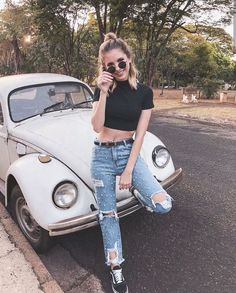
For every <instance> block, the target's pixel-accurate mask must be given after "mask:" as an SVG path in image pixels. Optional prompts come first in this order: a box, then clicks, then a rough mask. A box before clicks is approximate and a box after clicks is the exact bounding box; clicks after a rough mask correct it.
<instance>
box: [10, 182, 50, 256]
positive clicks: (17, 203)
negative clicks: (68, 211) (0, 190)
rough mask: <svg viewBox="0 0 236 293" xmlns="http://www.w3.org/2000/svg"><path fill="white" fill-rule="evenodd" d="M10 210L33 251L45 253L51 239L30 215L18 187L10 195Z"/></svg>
mask: <svg viewBox="0 0 236 293" xmlns="http://www.w3.org/2000/svg"><path fill="white" fill-rule="evenodd" d="M10 210H11V214H12V217H13V219H14V221H15V222H16V223H17V224H18V225H19V227H20V229H21V231H22V232H23V233H24V235H25V236H26V238H27V239H28V240H29V242H30V244H31V245H32V247H33V248H34V250H35V251H37V252H39V253H43V252H46V251H47V250H48V249H49V248H50V247H51V245H52V239H51V237H50V236H49V233H48V231H47V230H45V229H43V228H42V227H40V226H39V224H38V223H37V222H36V221H35V219H34V218H33V216H32V215H31V213H30V210H29V207H28V205H27V202H26V200H25V198H24V196H23V194H22V192H21V189H20V187H19V186H18V185H16V186H14V188H13V189H12V192H11V195H10Z"/></svg>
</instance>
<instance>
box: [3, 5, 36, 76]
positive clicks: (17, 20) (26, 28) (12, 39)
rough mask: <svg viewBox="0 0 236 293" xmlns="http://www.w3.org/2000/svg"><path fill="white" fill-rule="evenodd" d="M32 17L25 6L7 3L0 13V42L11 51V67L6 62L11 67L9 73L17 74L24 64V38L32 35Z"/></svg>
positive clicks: (25, 44) (9, 63)
mask: <svg viewBox="0 0 236 293" xmlns="http://www.w3.org/2000/svg"><path fill="white" fill-rule="evenodd" d="M32 31H33V23H32V17H31V14H30V12H29V10H28V9H27V7H26V6H25V5H14V4H12V2H11V1H7V4H6V9H5V10H3V11H1V12H0V40H4V42H5V44H6V43H7V42H8V43H9V46H8V47H10V48H12V50H13V54H12V57H13V60H12V61H13V65H11V62H9V61H8V62H7V63H8V65H9V66H10V67H11V68H9V71H10V72H12V71H13V72H15V73H18V72H20V71H21V69H22V66H23V65H24V62H25V52H24V51H25V49H26V47H27V42H26V41H25V38H26V37H27V36H28V35H30V34H32Z"/></svg>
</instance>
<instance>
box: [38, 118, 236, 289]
mask: <svg viewBox="0 0 236 293" xmlns="http://www.w3.org/2000/svg"><path fill="white" fill-rule="evenodd" d="M150 130H151V131H152V132H153V133H155V134H157V135H158V136H159V137H160V138H161V139H162V140H163V142H164V143H166V145H167V146H168V148H169V150H170V151H171V153H172V156H173V159H174V162H175V165H176V167H180V166H181V167H183V169H184V173H185V176H184V179H183V181H182V182H181V183H180V184H179V185H178V186H176V187H175V188H174V189H172V192H171V195H172V196H173V197H174V198H175V202H174V208H173V210H172V212H170V213H169V214H166V215H154V214H151V213H148V212H146V211H145V210H141V211H139V212H137V213H136V214H133V215H131V216H129V217H128V218H125V219H121V228H122V234H123V243H124V252H125V257H126V265H125V276H126V279H127V281H128V284H129V288H130V292H131V293H132V292H135V293H143V292H148V293H185V292H186V293H211V292H212V293H234V292H236V277H235V273H236V129H235V128H234V129H233V128H232V129H230V128H229V127H220V126H214V125H208V124H201V123H198V122H191V121H185V120H180V119H173V118H165V117H157V116H155V115H154V116H153V118H152V123H151V126H150ZM57 240H58V243H59V244H58V245H57V246H55V247H54V248H53V249H52V250H51V251H50V253H48V254H47V255H44V256H42V257H41V259H42V260H43V262H44V263H45V265H46V266H47V267H48V269H49V270H50V272H51V274H53V275H54V277H55V278H56V279H57V281H58V283H59V284H60V285H61V286H62V288H63V289H64V291H65V292H70V293H75V292H82V291H81V290H78V287H79V283H80V282H81V280H83V279H86V277H88V274H89V273H92V274H94V275H95V276H96V277H97V278H98V279H100V280H101V282H102V286H103V289H104V291H105V292H110V285H109V279H108V278H107V276H106V274H104V266H103V254H102V240H101V236H100V231H99V228H93V229H90V230H87V231H82V232H80V233H75V234H72V235H69V236H68V235H67V236H63V237H60V238H58V239H57ZM87 292H89V291H87ZM90 292H95V291H93V290H92V289H91V291H90ZM83 293H84V292H83Z"/></svg>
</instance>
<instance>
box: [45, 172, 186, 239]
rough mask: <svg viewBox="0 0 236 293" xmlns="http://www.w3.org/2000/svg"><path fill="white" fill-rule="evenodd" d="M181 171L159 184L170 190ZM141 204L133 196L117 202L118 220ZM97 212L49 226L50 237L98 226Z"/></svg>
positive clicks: (138, 207)
mask: <svg viewBox="0 0 236 293" xmlns="http://www.w3.org/2000/svg"><path fill="white" fill-rule="evenodd" d="M182 173H183V171H182V169H181V168H180V169H178V170H176V171H175V172H174V173H173V174H172V175H171V176H169V177H168V178H167V179H165V180H163V181H162V182H161V183H160V184H161V185H162V187H164V188H165V189H168V188H171V187H172V186H174V185H175V184H176V183H178V182H179V181H180V180H181V179H182ZM141 207H142V206H141V204H140V203H139V202H138V201H137V199H136V198H135V197H134V196H131V197H130V198H127V199H124V200H121V201H119V202H117V212H118V216H119V217H120V218H122V217H124V216H127V215H129V214H131V213H133V212H135V211H137V210H139V209H140V208H141ZM97 214H98V211H92V212H90V213H88V214H86V215H83V216H79V217H73V218H70V219H66V220H63V221H59V222H57V223H53V224H49V225H48V230H49V235H50V236H58V235H64V234H69V233H72V232H76V231H80V230H84V229H87V228H90V227H93V226H96V225H98V221H97Z"/></svg>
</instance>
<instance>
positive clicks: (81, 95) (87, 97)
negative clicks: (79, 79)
mask: <svg viewBox="0 0 236 293" xmlns="http://www.w3.org/2000/svg"><path fill="white" fill-rule="evenodd" d="M71 97H72V99H73V102H74V104H78V103H82V102H86V101H87V102H91V100H92V97H91V94H90V93H89V91H88V90H87V89H86V88H85V87H84V86H82V85H81V86H80V87H78V89H77V91H76V92H72V93H71Z"/></svg>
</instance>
